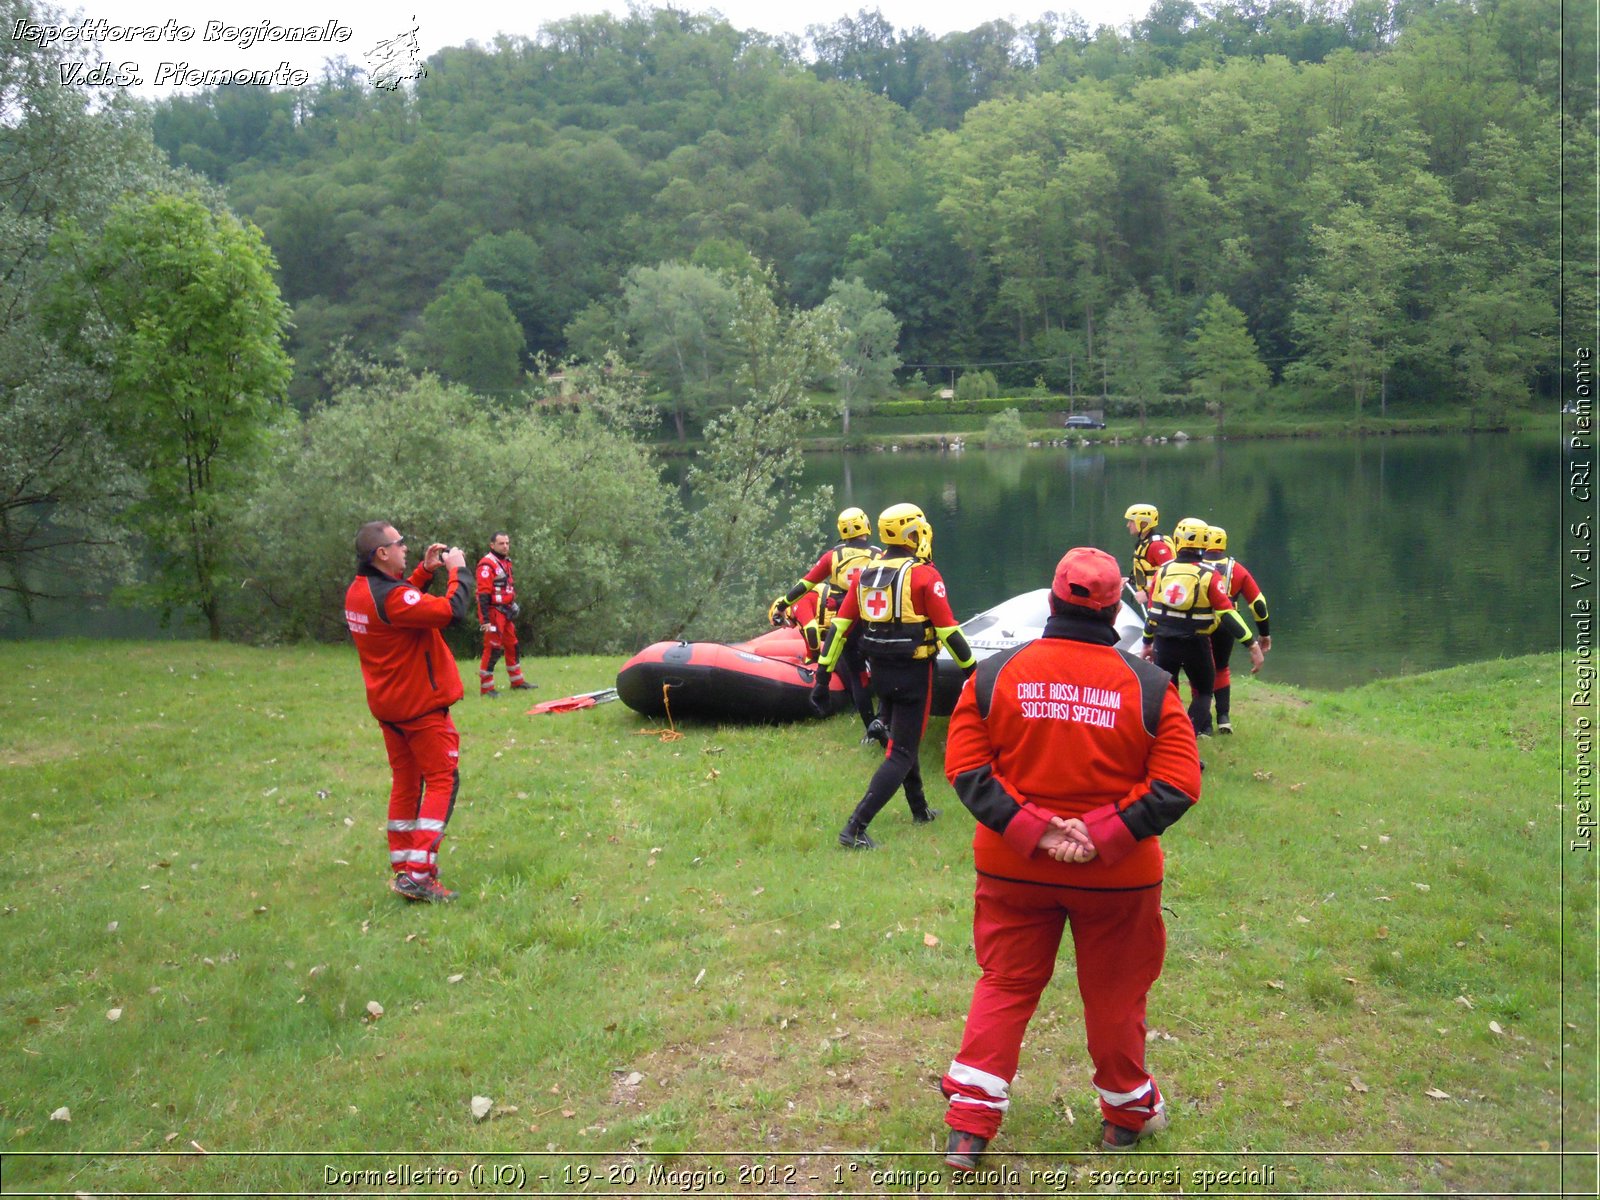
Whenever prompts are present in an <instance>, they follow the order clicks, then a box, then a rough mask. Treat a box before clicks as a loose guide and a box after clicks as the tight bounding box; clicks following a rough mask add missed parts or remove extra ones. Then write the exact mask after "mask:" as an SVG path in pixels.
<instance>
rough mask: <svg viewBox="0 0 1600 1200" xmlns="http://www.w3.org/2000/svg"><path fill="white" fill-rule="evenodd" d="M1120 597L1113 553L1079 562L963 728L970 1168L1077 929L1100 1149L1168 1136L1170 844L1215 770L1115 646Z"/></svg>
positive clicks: (952, 1151) (959, 1130)
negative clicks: (1164, 1045)
mask: <svg viewBox="0 0 1600 1200" xmlns="http://www.w3.org/2000/svg"><path fill="white" fill-rule="evenodd" d="M1121 591H1122V572H1121V570H1120V569H1119V568H1118V566H1117V562H1116V560H1115V559H1114V558H1112V557H1111V556H1110V555H1109V554H1107V553H1105V552H1104V551H1103V550H1095V549H1090V548H1086V547H1080V548H1078V549H1075V550H1070V551H1068V552H1067V554H1066V556H1065V557H1064V558H1063V559H1062V560H1061V562H1060V563H1059V565H1057V567H1056V573H1055V579H1054V581H1053V584H1052V586H1051V589H1050V593H1051V594H1050V612H1051V615H1050V619H1049V620H1048V621H1047V622H1046V624H1045V628H1044V636H1043V637H1041V638H1039V639H1037V640H1036V641H1032V642H1028V643H1026V644H1024V645H1022V646H1019V647H1017V648H1015V649H1013V650H1007V651H1005V652H1003V653H1000V654H996V655H994V656H992V657H990V658H987V659H985V660H984V661H983V662H981V663H979V664H978V669H977V671H976V673H975V674H974V675H973V676H972V678H971V679H969V680H968V681H967V683H966V685H965V686H964V687H963V688H962V689H961V698H960V699H959V700H958V701H957V702H956V708H955V711H954V713H952V714H951V717H950V732H949V737H948V740H947V742H946V744H945V759H944V767H945V775H946V776H947V777H948V778H949V780H950V783H951V785H952V786H953V787H954V788H955V790H956V794H957V795H959V796H960V797H961V802H962V803H963V804H965V805H966V806H967V808H968V809H970V810H971V812H972V814H973V816H975V817H976V818H977V819H978V827H977V830H976V832H975V833H974V835H973V839H972V852H973V859H974V862H975V865H976V866H977V871H978V883H977V891H976V897H975V900H974V909H973V919H972V929H973V945H974V948H975V949H976V951H977V957H978V965H979V967H980V968H981V971H982V974H981V976H980V977H979V979H978V983H977V986H976V988H975V989H974V990H973V994H972V1007H971V1009H970V1010H969V1011H968V1013H967V1024H966V1031H965V1033H964V1034H963V1035H962V1039H961V1049H960V1051H959V1052H958V1053H957V1055H956V1057H955V1060H954V1061H953V1062H952V1063H951V1064H950V1069H949V1071H948V1072H947V1073H946V1074H945V1076H944V1079H943V1081H942V1085H941V1086H942V1088H943V1091H944V1094H945V1095H946V1096H948V1097H949V1099H950V1104H949V1108H948V1109H947V1110H946V1112H945V1118H944V1119H945V1124H946V1125H948V1126H949V1127H950V1139H949V1144H948V1148H947V1149H946V1151H945V1161H946V1162H947V1163H949V1164H950V1165H951V1166H952V1167H955V1168H956V1169H957V1170H958V1171H970V1170H972V1169H974V1168H975V1167H976V1166H977V1164H978V1161H979V1159H980V1157H981V1156H982V1154H983V1152H984V1149H985V1147H987V1145H988V1144H989V1141H990V1139H991V1138H993V1137H994V1136H995V1134H996V1133H998V1132H999V1129H1000V1122H1001V1119H1002V1118H1003V1117H1004V1115H1005V1111H1006V1109H1007V1108H1008V1107H1009V1106H1010V1103H1011V1099H1010V1089H1011V1080H1012V1078H1013V1077H1014V1076H1015V1075H1016V1071H1017V1059H1018V1055H1019V1053H1020V1050H1021V1046H1022V1038H1023V1034H1024V1032H1025V1031H1026V1030H1027V1027H1028V1020H1029V1018H1031V1017H1032V1016H1033V1013H1034V1010H1035V1008H1037V1007H1038V1004H1039V997H1040V994H1041V993H1042V992H1043V991H1044V987H1045V984H1047V983H1049V981H1050V976H1051V974H1052V973H1053V971H1054V969H1055V963H1056V954H1057V952H1058V950H1059V948H1060V945H1061V935H1062V933H1063V932H1064V930H1065V928H1066V927H1067V926H1068V925H1069V924H1070V926H1071V929H1072V944H1073V951H1074V956H1075V958H1076V960H1077V974H1078V991H1079V994H1080V995H1081V996H1082V997H1083V1024H1084V1030H1085V1033H1086V1034H1087V1037H1088V1043H1089V1057H1090V1058H1091V1059H1093V1060H1094V1085H1095V1090H1096V1091H1098V1092H1099V1093H1100V1113H1101V1116H1102V1118H1103V1120H1102V1122H1101V1130H1100V1147H1101V1149H1103V1150H1126V1149H1128V1148H1130V1147H1132V1146H1133V1145H1135V1144H1136V1143H1137V1142H1138V1141H1139V1139H1140V1138H1143V1137H1146V1136H1148V1135H1150V1134H1152V1133H1157V1132H1159V1131H1160V1130H1162V1129H1164V1128H1166V1124H1167V1115H1166V1106H1165V1102H1164V1101H1163V1100H1162V1096H1161V1090H1160V1089H1159V1088H1158V1087H1157V1086H1156V1082H1155V1080H1154V1079H1152V1078H1151V1077H1150V1074H1149V1072H1147V1071H1146V1070H1145V1064H1144V1039H1145V1001H1146V997H1147V996H1148V995H1149V992H1150V986H1151V984H1153V983H1154V982H1155V980H1156V978H1157V976H1159V975H1160V974H1161V965H1162V959H1163V958H1164V956H1165V954H1166V928H1165V926H1164V925H1163V924H1162V920H1161V879H1162V857H1161V845H1160V841H1159V835H1160V834H1161V832H1162V831H1163V830H1165V829H1166V828H1167V826H1169V825H1171V824H1172V823H1173V822H1174V821H1176V820H1178V818H1180V817H1181V816H1183V814H1184V813H1185V812H1187V811H1188V810H1189V807H1190V806H1191V805H1193V804H1194V803H1195V802H1196V801H1197V800H1198V799H1199V797H1200V758H1199V754H1198V752H1197V751H1196V748H1195V734H1194V727H1193V725H1191V724H1190V722H1189V719H1188V717H1187V715H1186V714H1185V713H1184V710H1183V706H1182V704H1181V703H1180V702H1179V700H1178V691H1177V688H1176V687H1175V686H1174V685H1173V682H1172V677H1171V676H1170V675H1168V674H1167V673H1166V672H1165V671H1163V670H1161V669H1160V668H1158V667H1155V666H1154V665H1152V664H1150V663H1146V662H1144V661H1143V660H1142V659H1140V658H1138V657H1137V656H1135V655H1132V654H1128V653H1126V652H1124V651H1122V650H1119V649H1117V630H1116V627H1115V625H1114V622H1115V620H1116V614H1117V607H1118V601H1119V599H1120V596H1121Z"/></svg>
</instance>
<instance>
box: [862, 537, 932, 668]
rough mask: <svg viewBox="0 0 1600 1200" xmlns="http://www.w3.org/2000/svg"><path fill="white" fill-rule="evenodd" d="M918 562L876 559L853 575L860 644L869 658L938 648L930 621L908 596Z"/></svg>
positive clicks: (905, 656) (904, 657)
mask: <svg viewBox="0 0 1600 1200" xmlns="http://www.w3.org/2000/svg"><path fill="white" fill-rule="evenodd" d="M917 565H918V562H917V559H915V558H893V559H888V560H879V561H877V562H872V563H868V564H867V565H866V566H864V567H862V568H861V572H860V574H858V575H857V576H856V606H857V607H858V608H859V609H860V610H861V611H860V616H861V621H862V630H861V648H862V650H864V651H865V652H866V654H867V656H868V657H869V658H884V659H899V660H900V661H902V662H906V661H912V660H916V659H923V658H932V657H933V656H934V655H935V654H937V653H938V652H939V642H938V637H937V635H936V634H935V632H934V628H933V623H932V622H931V621H929V620H928V618H927V615H926V614H925V613H919V612H918V611H917V609H916V605H915V603H914V602H913V600H912V598H911V572H912V570H913V569H914V568H915V567H916V566H917Z"/></svg>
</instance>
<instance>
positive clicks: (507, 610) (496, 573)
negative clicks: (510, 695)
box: [478, 532, 534, 700]
mask: <svg viewBox="0 0 1600 1200" xmlns="http://www.w3.org/2000/svg"><path fill="white" fill-rule="evenodd" d="M510 553H511V535H510V534H507V533H504V532H501V533H496V534H495V535H494V536H493V537H492V538H490V539H489V553H487V554H485V555H484V556H483V557H482V558H480V559H479V560H478V629H479V630H480V631H481V632H482V633H483V658H482V660H481V661H480V662H479V663H478V695H480V696H482V697H483V698H484V699H486V700H497V699H499V697H500V693H499V692H498V691H497V690H495V686H494V665H495V663H497V662H499V661H500V655H501V653H502V652H503V653H504V654H505V656H506V678H507V679H508V680H509V681H510V683H511V690H512V691H515V692H521V691H527V690H529V689H530V688H532V687H533V686H534V685H533V684H531V683H529V682H528V681H527V680H525V679H523V678H522V661H521V660H520V659H519V658H518V657H517V626H516V620H517V614H518V613H520V612H521V611H522V609H521V606H519V605H518V604H517V585H516V582H515V581H514V580H513V579H512V577H511V559H510V558H509V557H507V556H508V555H509V554H510Z"/></svg>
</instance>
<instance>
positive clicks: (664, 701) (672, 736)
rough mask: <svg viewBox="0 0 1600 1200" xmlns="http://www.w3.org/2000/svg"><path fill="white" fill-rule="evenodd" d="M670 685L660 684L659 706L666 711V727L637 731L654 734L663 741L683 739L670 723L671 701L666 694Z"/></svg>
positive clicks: (679, 740)
mask: <svg viewBox="0 0 1600 1200" xmlns="http://www.w3.org/2000/svg"><path fill="white" fill-rule="evenodd" d="M671 686H672V685H671V684H669V683H663V684H662V685H661V707H662V708H664V709H666V711H667V727H666V728H665V729H640V730H638V731H637V732H639V733H646V734H656V735H657V736H659V737H660V739H661V740H662V741H663V742H681V741H682V740H683V734H681V733H679V732H678V731H677V729H675V728H673V725H672V701H671V700H670V699H669V698H668V695H667V692H668V689H669V688H671Z"/></svg>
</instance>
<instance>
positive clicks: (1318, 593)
mask: <svg viewBox="0 0 1600 1200" xmlns="http://www.w3.org/2000/svg"><path fill="white" fill-rule="evenodd" d="M806 478H807V481H808V483H811V484H814V485H820V484H823V483H832V484H834V485H835V487H836V488H841V494H842V495H844V494H847V495H848V497H849V502H850V503H854V504H858V505H860V506H861V507H862V508H864V509H866V510H867V512H869V513H873V514H876V513H877V512H879V511H881V509H883V508H885V507H887V506H888V505H889V504H892V503H896V502H898V501H902V500H907V501H911V502H912V503H916V504H920V505H921V506H922V507H923V508H924V509H925V510H926V511H927V512H928V513H929V516H930V517H931V518H933V519H934V521H935V525H936V538H935V542H934V546H935V550H936V557H937V559H938V562H939V566H940V569H941V570H942V571H943V572H944V574H945V577H946V579H947V580H948V581H949V584H950V594H951V598H952V601H953V603H954V605H955V607H956V612H957V613H958V614H959V615H963V616H965V615H969V614H971V613H974V612H977V611H978V610H980V609H983V608H987V607H989V606H991V605H994V604H997V603H999V602H1000V601H1001V600H1003V599H1005V598H1007V597H1008V596H1012V595H1015V594H1017V593H1018V592H1023V591H1028V590H1030V589H1032V588H1036V587H1039V586H1041V584H1042V583H1043V582H1044V581H1046V580H1047V579H1048V575H1049V571H1050V568H1051V566H1053V565H1054V563H1055V561H1056V559H1057V558H1059V557H1060V555H1061V554H1062V552H1063V551H1064V550H1065V549H1066V548H1067V547H1069V546H1072V545H1079V544H1082V545H1096V546H1100V547H1102V548H1103V549H1106V550H1108V551H1110V552H1111V553H1112V554H1114V555H1116V556H1117V558H1118V559H1119V560H1121V561H1123V562H1126V561H1127V558H1128V552H1129V549H1130V543H1129V539H1128V536H1127V533H1126V529H1125V526H1124V524H1123V521H1122V513H1123V511H1124V510H1125V509H1126V508H1127V506H1128V505H1129V504H1132V503H1135V502H1138V501H1144V502H1148V503H1152V504H1155V505H1156V506H1157V507H1158V508H1159V509H1160V510H1161V515H1162V528H1163V529H1166V530H1170V529H1171V528H1172V526H1173V525H1174V524H1176V522H1177V521H1178V519H1179V518H1181V517H1185V516H1198V517H1202V518H1205V519H1207V520H1209V521H1211V522H1212V523H1214V524H1220V525H1223V526H1225V527H1226V528H1227V530H1228V534H1229V545H1230V549H1232V550H1233V551H1234V552H1235V553H1236V554H1237V556H1238V557H1239V558H1240V560H1241V561H1243V562H1244V563H1245V564H1246V565H1248V566H1249V568H1250V570H1251V571H1252V572H1253V573H1254V574H1255V576H1256V578H1257V580H1258V581H1259V582H1260V583H1261V586H1262V589H1263V590H1264V591H1265V593H1266V595H1267V599H1268V601H1269V603H1270V606H1271V611H1272V621H1273V651H1272V655H1271V657H1270V659H1269V672H1270V675H1271V677H1272V678H1274V679H1277V680H1280V681H1285V682H1291V683H1298V684H1305V685H1311V686H1346V685H1349V684H1352V683H1358V682H1364V681H1366V680H1369V679H1373V678H1379V677H1383V676H1389V675H1396V674H1409V673H1414V672H1417V671H1424V670H1431V669H1434V668H1437V667H1443V666H1450V665H1454V664H1456V663H1462V662H1473V661H1479V660H1482V659H1488V658H1496V657H1501V656H1509V655H1517V654H1526V653H1533V652H1536V651H1547V650H1554V649H1556V648H1557V647H1558V639H1559V614H1558V611H1557V609H1558V607H1559V605H1558V603H1557V602H1555V601H1554V600H1553V599H1552V601H1551V603H1548V604H1547V603H1542V602H1540V601H1539V600H1537V599H1535V598H1534V596H1533V595H1531V594H1530V593H1531V592H1533V591H1535V590H1537V589H1538V587H1539V584H1540V582H1542V581H1553V580H1554V579H1555V575H1554V573H1553V572H1552V569H1551V566H1552V564H1553V563H1555V562H1556V556H1557V554H1558V544H1557V543H1558V537H1559V519H1558V515H1559V506H1560V501H1561V480H1560V453H1559V446H1558V444H1557V443H1556V441H1555V439H1553V438H1550V437H1545V436H1541V435H1512V436H1479V437H1471V436H1468V435H1464V434H1463V435H1447V436H1417V437H1400V438H1366V439H1338V440H1332V439H1327V440H1314V441H1312V440H1308V441H1258V442H1190V443H1187V444H1184V443H1169V444H1166V445H1156V446H1143V445H1139V446H1121V447H1090V448H1070V449H1068V448H1053V449H1038V450H1017V451H968V452H967V453H965V454H959V455H956V454H943V455H941V454H938V453H937V452H928V453H920V452H911V451H902V452H901V453H900V454H897V455H855V456H847V455H823V456H816V457H814V458H812V459H810V460H808V463H807V477H806ZM846 481H847V486H848V491H847V492H845V491H844V490H843V488H842V486H841V485H842V483H844V482H846ZM827 532H828V531H826V530H822V531H819V542H820V540H821V539H822V538H824V537H826V536H827ZM1550 586H1552V588H1553V586H1554V585H1553V583H1552V584H1551V585H1550Z"/></svg>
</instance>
